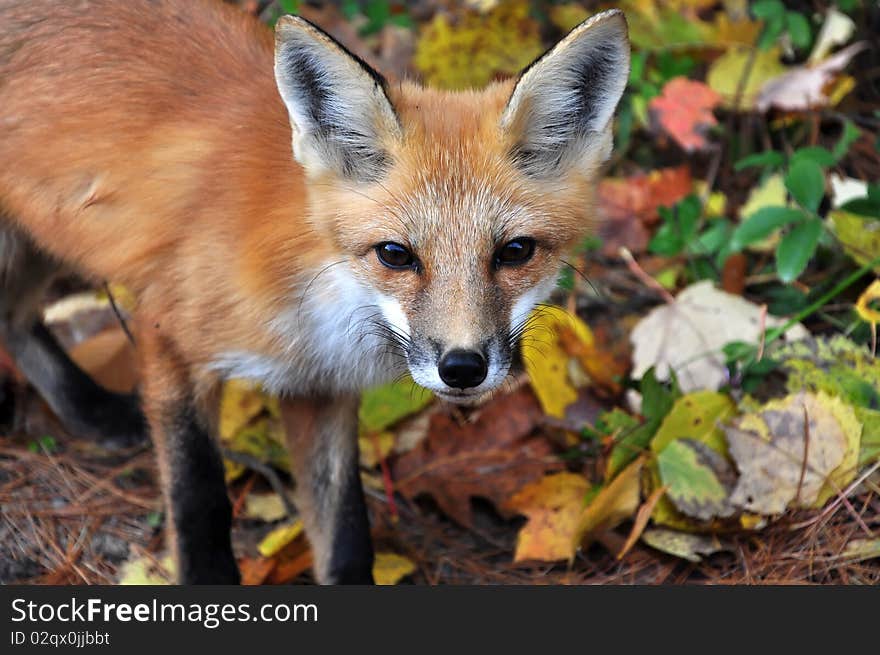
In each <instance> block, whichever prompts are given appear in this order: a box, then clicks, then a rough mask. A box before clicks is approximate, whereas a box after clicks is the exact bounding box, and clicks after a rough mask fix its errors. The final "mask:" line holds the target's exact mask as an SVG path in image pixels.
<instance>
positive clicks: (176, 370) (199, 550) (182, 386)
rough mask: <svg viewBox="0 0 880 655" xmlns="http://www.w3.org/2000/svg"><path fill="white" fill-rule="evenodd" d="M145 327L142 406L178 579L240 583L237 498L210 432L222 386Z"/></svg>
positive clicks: (197, 581)
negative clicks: (202, 379)
mask: <svg viewBox="0 0 880 655" xmlns="http://www.w3.org/2000/svg"><path fill="white" fill-rule="evenodd" d="M150 324H152V323H150ZM142 334H143V336H142V337H141V338H140V339H139V341H138V346H139V350H140V355H141V362H142V363H141V368H142V371H143V376H144V394H143V396H144V410H145V413H146V415H147V418H148V420H149V426H150V434H151V437H152V439H153V444H154V446H155V449H156V455H157V457H158V461H159V471H160V474H161V482H162V493H163V496H164V499H165V507H166V511H167V519H166V532H167V534H168V537H169V544H170V546H171V548H172V549H173V552H174V555H175V561H176V564H177V577H178V581H179V582H180V583H181V584H238V583H239V582H240V579H241V576H240V574H239V571H238V566H237V565H236V562H235V557H234V555H233V552H232V539H231V535H230V531H231V528H232V505H231V503H230V502H229V496H228V494H227V490H226V480H225V477H224V469H223V460H222V458H221V456H220V451H219V448H218V446H217V443H216V440H215V438H214V435H213V433H214V424H215V423H216V420H215V419H216V411H217V405H218V403H217V397H218V395H219V394H217V393H205V392H204V391H203V390H202V391H200V389H199V387H197V386H196V385H195V384H194V383H193V378H192V377H191V371H190V370H189V367H188V366H187V365H186V364H185V359H184V358H183V357H181V356H180V350H179V349H178V348H176V347H175V344H174V343H173V342H172V341H171V340H169V339H163V338H162V337H161V335H159V334H156V333H154V332H153V331H152V330H144V331H143V332H142ZM215 391H216V389H215Z"/></svg>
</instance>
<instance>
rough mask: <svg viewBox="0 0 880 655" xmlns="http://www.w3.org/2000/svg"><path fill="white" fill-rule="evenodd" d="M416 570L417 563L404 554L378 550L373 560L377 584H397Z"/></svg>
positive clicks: (374, 576)
mask: <svg viewBox="0 0 880 655" xmlns="http://www.w3.org/2000/svg"><path fill="white" fill-rule="evenodd" d="M415 570H416V565H415V564H413V562H412V560H410V559H408V558H406V557H404V556H403V555H398V554H397V553H387V552H378V553H376V559H375V561H374V562H373V579H374V580H375V581H376V584H377V585H396V584H397V583H398V582H400V581H401V580H403V578H405V577H406V576H408V575H410V574H411V573H413V572H414V571H415Z"/></svg>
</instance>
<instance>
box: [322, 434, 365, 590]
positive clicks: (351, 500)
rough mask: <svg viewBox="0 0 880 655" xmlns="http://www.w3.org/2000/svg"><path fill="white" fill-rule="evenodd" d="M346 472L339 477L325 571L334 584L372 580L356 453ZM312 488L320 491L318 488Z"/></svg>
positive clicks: (362, 492)
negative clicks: (335, 510)
mask: <svg viewBox="0 0 880 655" xmlns="http://www.w3.org/2000/svg"><path fill="white" fill-rule="evenodd" d="M355 454H357V452H356V451H355ZM346 473H347V475H346V476H345V479H343V480H340V481H339V484H340V485H341V488H340V489H339V490H338V493H339V505H338V508H337V513H336V516H335V525H334V526H333V528H332V532H331V533H332V534H333V540H332V542H331V545H330V561H329V565H328V571H327V575H328V577H329V579H330V580H331V581H333V582H334V583H335V584H374V580H373V540H372V538H371V537H370V521H369V518H368V516H367V505H366V502H365V501H364V490H363V488H362V486H361V478H360V474H359V470H358V459H357V457H355V458H354V465H353V466H350V467H349V469H348V471H346ZM321 477H322V476H318V478H317V479H316V481H317V480H320V479H321ZM316 491H317V492H318V493H320V489H318V490H316ZM324 493H326V491H325V492H324Z"/></svg>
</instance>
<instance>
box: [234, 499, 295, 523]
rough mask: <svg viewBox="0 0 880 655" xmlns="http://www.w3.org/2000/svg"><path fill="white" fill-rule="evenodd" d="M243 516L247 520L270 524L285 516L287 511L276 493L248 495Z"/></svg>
mask: <svg viewBox="0 0 880 655" xmlns="http://www.w3.org/2000/svg"><path fill="white" fill-rule="evenodd" d="M244 515H245V516H246V517H247V518H249V519H259V520H261V521H265V522H266V523H272V522H273V521H277V520H279V519H283V518H284V517H285V516H287V509H286V508H285V507H284V502H283V501H282V500H281V497H280V496H279V495H278V494H276V493H271V494H248V495H247V496H246V497H245V501H244Z"/></svg>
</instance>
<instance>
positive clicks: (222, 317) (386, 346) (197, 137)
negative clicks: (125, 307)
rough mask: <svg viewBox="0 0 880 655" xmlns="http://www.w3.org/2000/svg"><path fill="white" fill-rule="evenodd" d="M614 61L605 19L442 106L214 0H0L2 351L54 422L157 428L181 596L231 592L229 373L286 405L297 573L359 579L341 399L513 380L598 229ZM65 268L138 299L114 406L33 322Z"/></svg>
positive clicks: (354, 486)
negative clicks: (569, 266) (302, 557)
mask: <svg viewBox="0 0 880 655" xmlns="http://www.w3.org/2000/svg"><path fill="white" fill-rule="evenodd" d="M628 73H629V41H628V36H627V25H626V20H625V18H624V15H623V13H622V12H620V11H619V10H608V11H604V12H602V13H599V14H596V15H594V16H592V17H591V18H588V19H587V20H586V21H584V22H583V23H581V24H580V25H578V26H577V27H575V28H574V29H573V30H571V31H570V32H569V33H568V34H567V35H566V36H565V37H564V38H562V39H561V40H560V41H559V42H558V43H557V44H556V45H555V46H553V47H552V48H551V49H550V50H548V51H547V52H546V53H545V54H544V55H542V56H541V57H539V58H538V59H537V60H536V61H534V62H533V63H532V64H531V65H530V66H528V67H527V68H526V69H524V70H523V71H522V72H521V73H520V75H519V76H518V77H516V78H511V79H506V80H498V81H494V82H492V83H491V84H489V85H488V86H487V87H486V88H483V89H478V90H465V91H444V90H439V89H434V88H429V87H425V86H422V85H420V84H418V83H417V82H415V81H410V80H401V81H397V82H394V83H390V82H388V81H387V80H386V79H385V78H384V77H383V76H382V75H381V74H380V73H379V72H377V71H375V70H374V69H373V68H371V67H370V66H369V65H368V64H367V63H365V62H364V61H363V60H362V59H360V58H358V57H357V56H355V55H354V54H352V53H351V52H349V51H348V50H347V49H346V48H345V47H344V46H342V45H341V44H340V43H338V42H337V41H336V40H334V39H333V38H331V37H330V36H329V35H328V34H327V33H325V32H324V31H322V30H321V29H320V28H319V27H318V26H316V25H314V24H312V23H311V22H309V21H307V20H305V19H303V18H301V17H297V16H283V17H281V18H280V19H279V20H278V21H277V23H276V25H275V27H274V30H273V29H272V28H270V27H267V26H266V25H264V24H263V23H261V22H260V21H258V20H257V19H256V18H255V17H253V16H251V15H249V14H247V13H246V12H243V11H241V10H240V9H238V8H237V7H234V6H232V5H230V4H227V3H225V2H222V1H221V0H126V1H125V2H118V1H116V0H78V1H77V2H61V1H57V0H0V342H2V343H3V344H4V345H5V347H6V349H7V351H8V352H9V354H10V356H11V357H12V359H13V360H14V362H15V364H16V367H17V368H18V369H19V370H20V372H21V373H22V374H23V375H24V376H25V377H26V378H27V380H28V381H29V382H30V384H31V385H32V386H33V387H34V388H35V389H36V390H37V392H38V393H39V394H40V395H41V396H42V397H43V399H44V400H45V401H46V403H47V404H48V406H49V407H50V408H51V409H52V411H53V412H54V413H55V414H56V415H57V416H58V418H59V420H60V421H61V423H62V424H63V425H64V426H66V427H67V428H68V429H69V430H70V431H71V433H72V434H76V435H82V436H84V437H88V438H91V439H95V440H98V441H101V442H103V443H105V444H107V445H110V446H114V447H127V446H131V445H133V444H137V443H140V442H141V440H143V439H146V438H148V437H149V439H151V441H152V444H153V448H154V451H155V455H156V458H157V462H158V469H159V480H160V486H161V490H162V496H163V502H164V507H165V516H166V528H165V530H166V536H167V539H168V545H169V549H170V550H171V552H172V553H173V556H174V559H175V562H176V572H177V573H176V575H177V581H178V582H179V583H181V584H236V583H239V582H240V573H239V570H238V567H237V564H236V559H235V556H234V553H233V549H232V542H231V536H230V529H231V523H232V511H231V505H230V502H229V497H228V493H227V490H226V485H225V479H224V469H223V462H222V458H221V455H220V451H219V449H218V441H217V438H216V433H217V423H218V403H219V397H220V391H221V389H222V385H223V383H224V381H226V380H228V379H232V378H236V379H246V380H251V381H253V382H254V383H256V384H259V385H261V386H262V387H263V388H264V389H266V390H267V391H269V392H271V393H273V394H276V395H278V396H281V397H284V398H285V399H286V407H287V408H288V412H289V417H290V420H288V421H287V423H288V435H287V440H288V444H287V445H288V449H289V451H290V453H291V459H292V461H291V465H292V473H293V479H294V482H295V489H294V494H295V496H294V501H295V504H296V507H297V511H298V512H299V513H300V515H301V518H302V520H303V523H304V526H305V529H306V534H307V536H308V539H309V541H310V544H311V546H312V550H313V553H314V567H313V570H314V575H315V579H316V581H317V582H319V583H322V584H369V583H372V582H373V577H372V565H373V550H372V544H371V538H370V523H369V517H368V512H367V508H366V504H365V499H364V493H363V490H362V488H361V483H360V477H359V458H358V446H357V420H358V403H359V397H360V394H361V392H362V391H363V390H364V389H365V388H367V387H370V386H372V385H375V384H379V383H383V382H386V381H389V380H391V379H394V378H395V377H398V376H400V375H402V374H404V373H407V372H408V373H409V375H411V377H412V379H413V380H414V381H415V382H416V383H417V384H419V385H421V386H423V387H425V388H426V389H428V390H430V391H432V392H433V393H434V394H435V395H436V396H437V397H438V398H439V399H441V401H445V402H448V403H451V404H458V405H475V404H479V403H480V402H482V401H483V400H484V399H486V398H487V397H488V396H489V395H491V394H492V393H493V392H494V391H495V390H497V389H498V388H499V386H500V385H501V384H502V383H503V382H504V381H505V380H506V379H508V377H509V376H510V375H512V374H513V373H514V372H515V371H517V370H518V369H517V367H518V366H521V364H519V363H518V348H519V344H520V341H521V339H522V336H523V332H524V331H525V329H526V327H527V325H528V320H529V315H530V312H531V311H532V310H533V308H534V307H535V306H536V304H538V303H539V302H541V301H542V300H543V299H545V298H546V297H547V296H548V295H549V294H550V293H551V292H552V290H553V288H554V286H555V284H556V280H557V276H558V273H559V270H560V268H561V266H562V262H561V260H562V258H563V257H564V256H565V254H566V253H567V252H568V251H569V250H570V249H571V248H572V247H573V246H574V245H575V244H576V243H577V242H578V241H579V240H580V239H582V238H583V237H584V236H585V235H586V234H588V233H589V232H590V230H591V229H593V226H594V225H595V223H596V220H597V219H596V209H595V199H594V197H595V186H596V183H597V180H598V178H599V177H600V176H601V172H602V169H603V166H604V164H605V163H606V161H607V160H608V158H609V155H610V152H611V149H612V123H613V116H614V113H615V109H616V106H617V104H618V102H619V100H620V98H621V96H622V94H623V92H624V87H625V86H626V83H627V78H628ZM66 271H76V272H77V273H79V274H80V275H82V276H84V277H86V278H87V279H90V280H94V281H95V282H96V283H97V282H103V281H108V280H109V281H113V282H114V283H119V284H122V285H124V286H125V287H126V288H127V289H128V290H130V291H131V293H132V294H133V295H134V296H135V298H136V306H135V308H134V309H133V310H132V316H131V332H132V335H133V337H134V342H135V344H136V351H137V361H138V366H139V371H140V382H139V386H138V388H137V390H136V391H135V392H133V393H131V394H121V393H116V392H111V391H109V390H107V389H104V388H103V387H101V386H100V385H98V384H97V383H96V382H95V381H93V380H92V379H91V378H90V377H89V376H88V375H87V374H86V373H85V372H83V371H82V370H81V369H80V368H78V367H77V366H76V364H75V363H73V361H72V360H71V359H70V357H69V356H68V355H67V353H66V352H65V351H64V350H63V348H62V347H61V346H60V345H59V344H58V342H57V341H56V340H55V338H54V337H53V335H52V333H51V332H50V331H49V330H48V329H47V328H46V326H45V325H44V324H43V322H42V317H41V299H42V297H43V294H44V293H45V292H46V290H47V288H48V287H49V285H50V284H51V283H52V281H53V280H54V279H55V278H56V277H57V276H58V275H59V274H60V273H62V272H66Z"/></svg>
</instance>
